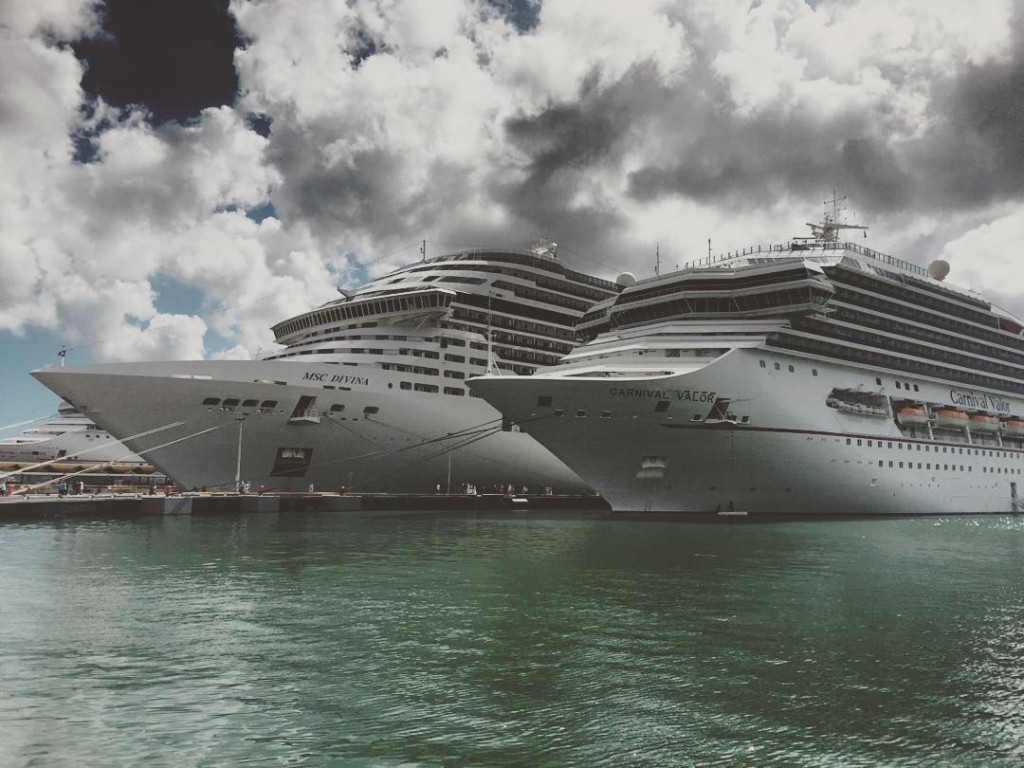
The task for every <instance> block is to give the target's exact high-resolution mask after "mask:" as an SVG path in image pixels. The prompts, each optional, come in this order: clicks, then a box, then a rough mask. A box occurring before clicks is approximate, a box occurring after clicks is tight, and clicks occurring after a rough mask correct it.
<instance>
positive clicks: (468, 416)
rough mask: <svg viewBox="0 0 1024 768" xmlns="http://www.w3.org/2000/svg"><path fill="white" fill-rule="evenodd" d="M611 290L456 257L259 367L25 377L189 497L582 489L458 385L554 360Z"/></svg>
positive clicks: (383, 283)
mask: <svg viewBox="0 0 1024 768" xmlns="http://www.w3.org/2000/svg"><path fill="white" fill-rule="evenodd" d="M619 289H620V286H618V285H617V284H615V283H612V282H609V281H605V280H601V279H598V278H596V277H592V276H590V275H586V274H583V273H580V272H575V271H572V270H570V269H567V268H566V267H565V266H564V265H563V264H562V262H561V261H560V260H559V259H558V258H557V255H556V253H555V250H554V246H553V244H550V243H549V244H542V245H540V246H538V247H535V248H534V249H532V250H531V251H529V252H506V251H463V252H460V253H454V254H450V255H445V256H440V257H437V258H431V259H425V260H423V261H421V262H417V263H414V264H411V265H409V266H406V267H404V268H402V269H399V270H397V271H395V272H393V273H391V274H389V275H387V276H385V277H382V278H379V279H377V280H375V281H373V282H371V283H369V284H367V285H366V286H364V287H362V288H360V289H358V290H354V291H342V293H343V295H342V296H341V297H340V298H339V299H337V300H336V301H332V302H330V303H328V304H325V305H323V306H321V307H318V308H316V309H314V310H312V311H309V312H306V313H304V314H301V315H298V316H296V317H293V318H291V319H289V320H285V321H283V322H281V323H279V324H278V325H276V326H275V327H274V328H273V331H274V334H275V337H276V340H277V342H278V343H279V344H281V345H283V348H282V349H281V350H279V351H277V352H275V353H273V354H271V355H269V356H266V357H264V358H263V359H259V360H247V361H240V360H202V361H184V362H181V361H178V362H138V363H112V364H100V365H84V366H69V367H66V368H51V369H40V370H36V371H33V373H32V375H33V376H35V377H36V378H37V379H38V380H39V381H41V382H42V383H43V384H45V385H46V386H47V387H49V388H50V389H52V390H53V391H54V392H56V393H57V394H58V395H60V396H61V397H63V398H64V399H65V400H67V401H68V402H70V403H72V404H73V405H74V406H75V407H76V408H77V409H78V410H79V411H81V412H82V413H84V414H86V415H87V416H88V417H89V418H91V419H92V420H94V421H95V422H96V423H97V424H99V425H101V426H102V427H103V428H105V429H107V430H109V431H110V432H111V433H112V434H114V435H115V436H116V437H118V438H119V439H121V440H122V441H123V442H124V443H125V444H126V445H128V446H129V447H130V448H131V449H132V450H134V451H136V452H137V453H139V454H140V455H142V456H144V457H145V458H146V460H147V461H150V462H152V463H153V464H154V465H155V466H156V467H157V468H158V469H159V470H160V471H162V472H164V473H165V474H167V475H168V476H169V477H171V478H173V479H174V480H175V481H176V482H177V483H179V484H180V485H182V486H184V487H186V488H204V487H205V488H207V489H211V490H212V489H215V488H230V487H237V486H238V484H239V483H248V484H249V485H250V487H251V488H253V489H255V488H258V487H260V486H263V487H265V488H267V489H290V490H305V489H306V488H307V487H308V486H310V485H312V486H314V487H316V488H318V489H328V490H329V489H334V488H337V487H339V486H345V487H346V488H348V489H351V490H362V491H380V492H389V493H404V492H416V493H424V492H435V491H437V490H439V489H440V490H445V491H448V490H450V489H454V488H456V487H459V486H463V485H472V486H475V487H476V488H478V489H480V488H484V487H488V486H501V487H502V488H506V487H507V486H508V485H514V486H515V488H516V490H519V489H521V487H522V486H527V487H528V488H529V487H533V488H534V489H535V490H538V491H539V490H540V488H541V487H546V486H550V487H552V488H553V489H554V490H555V491H556V492H576V491H580V490H583V489H584V486H583V484H582V483H581V481H580V480H579V478H577V477H576V476H575V474H573V473H572V472H571V471H570V470H569V469H568V468H566V467H565V466H564V465H563V464H562V463H561V462H560V461H558V460H557V459H556V458H555V457H554V456H552V455H551V453H550V452H549V451H548V450H547V449H545V448H543V447H542V446H541V445H540V444H539V443H537V442H536V441H534V440H533V438H531V437H530V436H529V435H527V434H525V433H522V432H520V431H518V430H516V429H513V428H511V427H510V425H509V424H507V423H506V424H503V423H502V418H501V416H500V414H499V413H498V412H497V411H495V410H494V409H493V408H492V407H491V406H490V405H488V404H487V403H486V402H485V401H484V400H482V399H480V398H479V397H476V396H474V394H473V393H472V392H470V391H469V390H467V388H466V379H468V378H469V377H470V376H473V375H479V374H483V373H485V372H486V371H487V370H488V369H491V370H501V371H504V372H509V373H515V374H528V373H531V372H533V371H534V370H535V369H537V368H538V367H541V366H545V365H550V364H553V363H554V362H556V361H557V360H558V359H559V358H560V357H562V356H563V355H564V354H565V353H566V352H568V351H569V350H570V349H571V348H572V346H573V345H574V343H575V342H574V336H573V327H574V324H575V323H576V321H578V320H579V319H580V318H581V317H582V316H583V314H584V312H585V311H586V310H587V309H589V308H590V307H591V306H592V305H593V304H594V303H595V302H597V301H600V300H603V299H606V298H608V297H609V296H613V295H615V293H617V291H618V290H619ZM339 290H340V289H339Z"/></svg>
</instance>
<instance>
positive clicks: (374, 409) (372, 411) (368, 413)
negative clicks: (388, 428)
mask: <svg viewBox="0 0 1024 768" xmlns="http://www.w3.org/2000/svg"><path fill="white" fill-rule="evenodd" d="M375 413H380V408H378V407H377V406H376V405H368V406H366V407H365V408H363V414H365V415H366V416H372V415H373V414H375Z"/></svg>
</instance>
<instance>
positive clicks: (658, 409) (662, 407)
mask: <svg viewBox="0 0 1024 768" xmlns="http://www.w3.org/2000/svg"><path fill="white" fill-rule="evenodd" d="M668 406H669V401H668V400H659V401H658V403H657V405H655V406H654V411H655V413H664V412H665V411H667V410H668Z"/></svg>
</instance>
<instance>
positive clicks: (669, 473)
mask: <svg viewBox="0 0 1024 768" xmlns="http://www.w3.org/2000/svg"><path fill="white" fill-rule="evenodd" d="M762 360H763V361H764V362H765V366H764V367H761V365H760V361H762ZM776 364H777V365H778V369H776ZM790 366H792V368H793V370H792V371H790ZM814 371H817V375H814V373H813V372H814ZM876 378H878V373H877V372H875V371H870V370H865V369H860V368H857V367H854V366H842V365H835V364H833V363H829V362H827V361H822V360H814V359H809V358H803V357H799V356H794V355H787V354H779V353H777V352H775V351H773V350H769V349H757V348H753V349H751V348H743V349H736V350H734V351H732V352H729V353H727V354H726V355H723V356H722V357H720V358H718V359H716V360H714V361H713V362H711V363H708V364H706V365H704V366H703V367H701V368H699V369H695V370H687V371H683V372H680V373H676V374H671V375H667V376H641V377H631V376H629V375H628V374H627V375H622V376H617V377H613V378H587V377H575V376H573V377H565V376H553V375H550V374H548V375H545V374H539V375H535V376H532V377H525V378H520V379H519V380H517V381H516V382H515V383H514V384H513V385H512V386H507V384H508V381H507V379H504V380H503V379H502V377H483V378H480V379H474V380H473V381H472V382H471V386H472V388H473V389H474V390H476V391H478V392H480V393H481V394H482V395H483V396H484V397H485V398H486V399H488V400H489V401H491V402H493V403H494V404H495V405H497V406H498V407H499V408H500V409H501V410H502V411H503V412H504V413H507V414H509V415H510V416H512V417H513V418H514V419H515V420H516V421H517V422H519V423H520V424H521V425H522V428H523V429H524V430H526V431H528V432H530V433H531V434H533V435H534V436H535V437H537V438H538V440H539V441H540V442H542V443H543V444H544V445H546V446H547V447H548V448H550V449H551V450H552V452H553V453H554V454H555V455H556V456H558V457H559V458H561V459H562V460H563V461H565V462H566V463H567V464H568V465H569V466H571V467H573V468H574V469H575V470H576V472H577V473H578V474H579V475H580V477H581V478H582V479H583V480H584V481H585V482H587V483H589V484H591V485H593V487H595V488H597V489H598V490H599V491H600V492H601V493H602V494H603V495H604V496H605V498H606V499H607V500H608V501H609V502H610V503H611V505H612V508H613V509H615V510H620V511H672V512H715V511H728V510H730V509H733V510H745V511H748V512H751V513H779V514H781V513H811V514H940V513H964V512H968V513H969V512H1013V511H1015V506H1014V502H1013V496H1014V490H1013V485H1012V484H1014V483H1016V484H1017V486H1018V487H1021V483H1022V480H1024V474H1021V471H1022V468H1024V449H1022V448H1024V446H1022V443H1021V441H1020V438H1019V436H1015V437H1013V438H1011V437H1009V436H1007V437H1002V436H999V435H995V436H985V437H983V436H979V435H972V436H971V439H972V440H974V441H975V442H973V443H970V444H968V443H966V442H965V441H966V439H967V437H966V435H965V434H964V433H962V432H953V431H950V432H948V433H947V434H945V435H943V434H938V433H937V434H935V436H934V438H933V439H926V435H925V434H924V432H922V433H921V439H918V438H916V437H911V436H910V434H909V433H904V432H901V430H900V429H899V428H898V427H897V426H896V423H895V420H894V419H893V418H879V417H877V416H867V415H857V414H852V413H843V412H840V411H837V410H836V409H832V408H828V407H827V406H826V405H825V401H826V397H827V395H828V393H829V392H830V391H832V390H833V388H837V387H839V388H848V389H858V388H861V389H863V390H866V391H874V392H879V391H880V392H883V393H888V394H891V395H896V394H897V390H896V389H895V382H896V381H897V380H899V381H900V382H901V387H902V386H903V384H904V383H907V384H912V385H913V384H916V385H917V386H918V390H919V391H917V392H914V396H915V397H916V398H918V399H920V400H923V401H928V402H936V403H950V401H951V398H950V392H951V389H952V390H956V389H962V388H958V387H955V386H953V387H951V386H950V385H949V384H945V383H940V382H930V381H925V380H921V379H912V378H909V377H906V376H902V375H900V376H898V377H894V376H891V375H890V376H886V377H884V378H883V379H882V384H881V385H880V386H879V385H877V384H876ZM903 391H904V390H902V389H901V390H900V392H903ZM650 393H657V394H654V395H652V394H650ZM701 393H714V397H715V398H717V397H729V398H731V400H732V401H733V405H732V408H733V412H734V415H735V416H736V417H737V421H739V420H740V419H742V418H743V417H747V419H748V420H747V422H746V423H728V422H721V423H707V422H706V421H705V420H706V419H707V417H708V415H709V410H710V406H711V403H710V402H706V401H704V402H702V401H700V400H699V398H700V397H701ZM662 395H664V398H663V397H662ZM542 396H550V397H552V405H551V407H550V408H538V407H537V405H536V404H537V399H538V397H542ZM686 397H690V398H698V399H690V400H687V399H680V398H686ZM999 397H1000V398H1001V399H1005V397H1004V396H1003V395H999ZM661 399H667V400H668V401H669V402H670V406H669V408H668V410H667V411H665V412H656V411H655V403H656V402H657V401H658V400H661ZM712 399H714V398H712ZM1009 408H1010V410H1011V411H1012V412H1014V413H1022V412H1024V402H1022V401H1021V400H1019V399H1016V398H1011V399H1010V401H1009ZM559 410H560V411H561V412H562V415H561V416H557V415H555V413H556V412H557V411H559ZM605 412H607V414H608V415H607V416H604V417H603V414H604V413H605ZM578 414H579V415H578ZM654 457H659V458H662V459H664V461H663V466H664V469H663V473H658V472H657V471H653V472H652V471H651V470H650V468H649V467H648V468H647V469H646V471H644V468H643V467H642V465H643V462H644V459H645V458H648V459H650V458H654ZM879 462H881V464H879ZM890 462H891V465H890ZM901 463H902V465H903V466H902V468H901V466H900V464H901ZM911 465H912V468H911ZM918 465H920V468H919V467H918ZM659 475H660V476H659Z"/></svg>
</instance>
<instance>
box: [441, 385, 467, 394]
mask: <svg viewBox="0 0 1024 768" xmlns="http://www.w3.org/2000/svg"><path fill="white" fill-rule="evenodd" d="M444 393H445V394H446V395H459V396H462V395H464V394H466V390H464V389H459V388H458V387H445V388H444Z"/></svg>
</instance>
